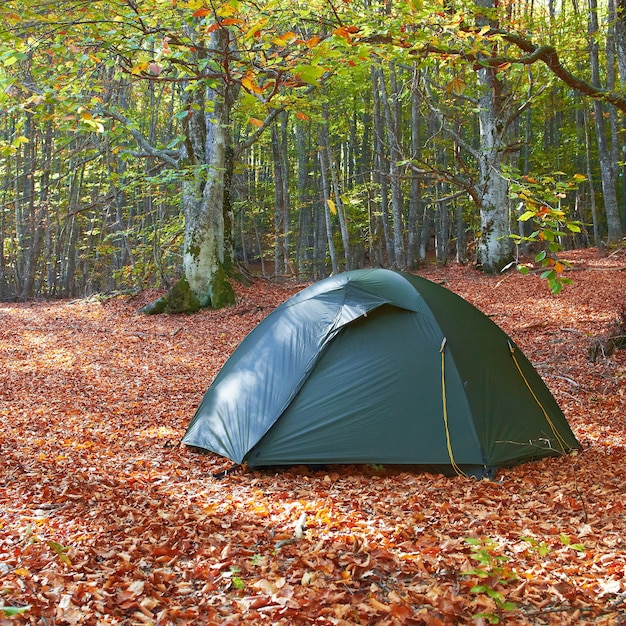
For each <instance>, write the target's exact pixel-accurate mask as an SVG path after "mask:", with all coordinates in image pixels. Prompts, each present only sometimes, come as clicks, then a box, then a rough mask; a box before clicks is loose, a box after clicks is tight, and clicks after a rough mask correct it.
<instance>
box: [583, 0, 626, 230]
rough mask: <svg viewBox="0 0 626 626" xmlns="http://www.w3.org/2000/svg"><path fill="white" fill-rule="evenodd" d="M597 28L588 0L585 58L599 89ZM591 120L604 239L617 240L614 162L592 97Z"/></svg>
mask: <svg viewBox="0 0 626 626" xmlns="http://www.w3.org/2000/svg"><path fill="white" fill-rule="evenodd" d="M598 29H599V26H598V7H597V2H596V0H589V35H590V41H589V57H590V64H591V84H592V86H593V87H596V88H599V87H600V86H601V83H600V58H599V49H598V43H597V41H595V39H594V37H595V34H596V33H597V31H598ZM593 111H594V121H595V128H596V141H597V142H598V153H599V155H598V156H599V159H600V176H601V179H602V195H603V197H604V212H605V214H606V222H607V230H608V240H609V242H617V241H620V240H621V238H622V225H621V221H620V216H619V208H618V203H617V191H616V185H617V163H616V162H615V161H614V160H613V154H612V149H611V146H610V144H609V140H608V137H607V129H606V120H605V119H604V112H605V107H604V104H603V102H602V101H601V100H600V99H598V98H596V99H594V101H593Z"/></svg>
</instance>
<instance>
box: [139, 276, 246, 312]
mask: <svg viewBox="0 0 626 626" xmlns="http://www.w3.org/2000/svg"><path fill="white" fill-rule="evenodd" d="M233 304H235V292H234V290H233V287H232V285H231V284H230V282H229V280H228V276H227V274H226V272H225V271H224V270H223V269H222V268H220V269H218V271H217V272H216V274H215V276H214V277H213V280H212V283H211V293H209V294H207V297H206V298H204V299H202V300H201V299H200V298H198V297H197V296H196V294H194V293H193V291H192V290H191V287H190V285H189V282H188V281H187V278H186V277H185V276H183V277H182V278H181V279H180V280H179V281H178V282H177V283H176V284H175V285H174V286H173V287H172V288H171V289H170V290H169V291H168V292H167V293H166V294H165V295H163V296H161V297H160V298H158V299H157V300H155V301H154V302H151V303H150V304H147V305H146V306H144V307H143V308H141V309H140V312H141V313H145V314H147V315H158V314H160V313H195V312H196V311H199V310H200V309H205V308H213V309H221V308H224V307H226V306H231V305H233Z"/></svg>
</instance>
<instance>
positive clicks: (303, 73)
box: [294, 65, 326, 85]
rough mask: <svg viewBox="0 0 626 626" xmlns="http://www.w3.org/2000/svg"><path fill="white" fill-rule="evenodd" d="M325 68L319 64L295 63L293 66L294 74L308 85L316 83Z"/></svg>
mask: <svg viewBox="0 0 626 626" xmlns="http://www.w3.org/2000/svg"><path fill="white" fill-rule="evenodd" d="M325 72H326V69H325V68H323V67H320V66H319V65H296V67H295V68H294V73H295V75H296V76H297V77H298V78H299V79H300V80H301V81H302V82H304V83H307V84H308V85H317V84H319V80H320V78H321V77H322V76H324V73H325Z"/></svg>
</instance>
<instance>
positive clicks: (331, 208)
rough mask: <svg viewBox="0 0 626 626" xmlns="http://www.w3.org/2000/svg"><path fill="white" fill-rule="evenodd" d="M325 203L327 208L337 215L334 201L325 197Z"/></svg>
mask: <svg viewBox="0 0 626 626" xmlns="http://www.w3.org/2000/svg"><path fill="white" fill-rule="evenodd" d="M326 203H327V204H328V208H329V209H330V212H331V213H332V214H333V215H337V207H336V206H335V203H334V202H333V201H332V200H331V199H330V198H326Z"/></svg>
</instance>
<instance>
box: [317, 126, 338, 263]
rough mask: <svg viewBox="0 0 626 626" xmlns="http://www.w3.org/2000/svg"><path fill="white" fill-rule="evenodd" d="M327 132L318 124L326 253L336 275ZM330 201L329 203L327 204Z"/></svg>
mask: <svg viewBox="0 0 626 626" xmlns="http://www.w3.org/2000/svg"><path fill="white" fill-rule="evenodd" d="M327 132H328V127H327V126H326V124H325V123H322V124H318V135H319V142H320V148H319V160H320V175H321V182H322V198H323V203H324V216H325V220H326V238H327V241H328V253H329V255H330V264H331V267H332V271H333V274H336V273H337V272H338V271H339V264H338V262H337V254H336V252H335V242H334V240H333V223H332V216H331V210H330V207H331V203H332V199H331V191H330V181H329V180H328V172H329V171H330V162H329V154H328V149H327V146H326V140H327V138H326V136H325V135H326V134H327ZM329 201H330V202H329Z"/></svg>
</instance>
